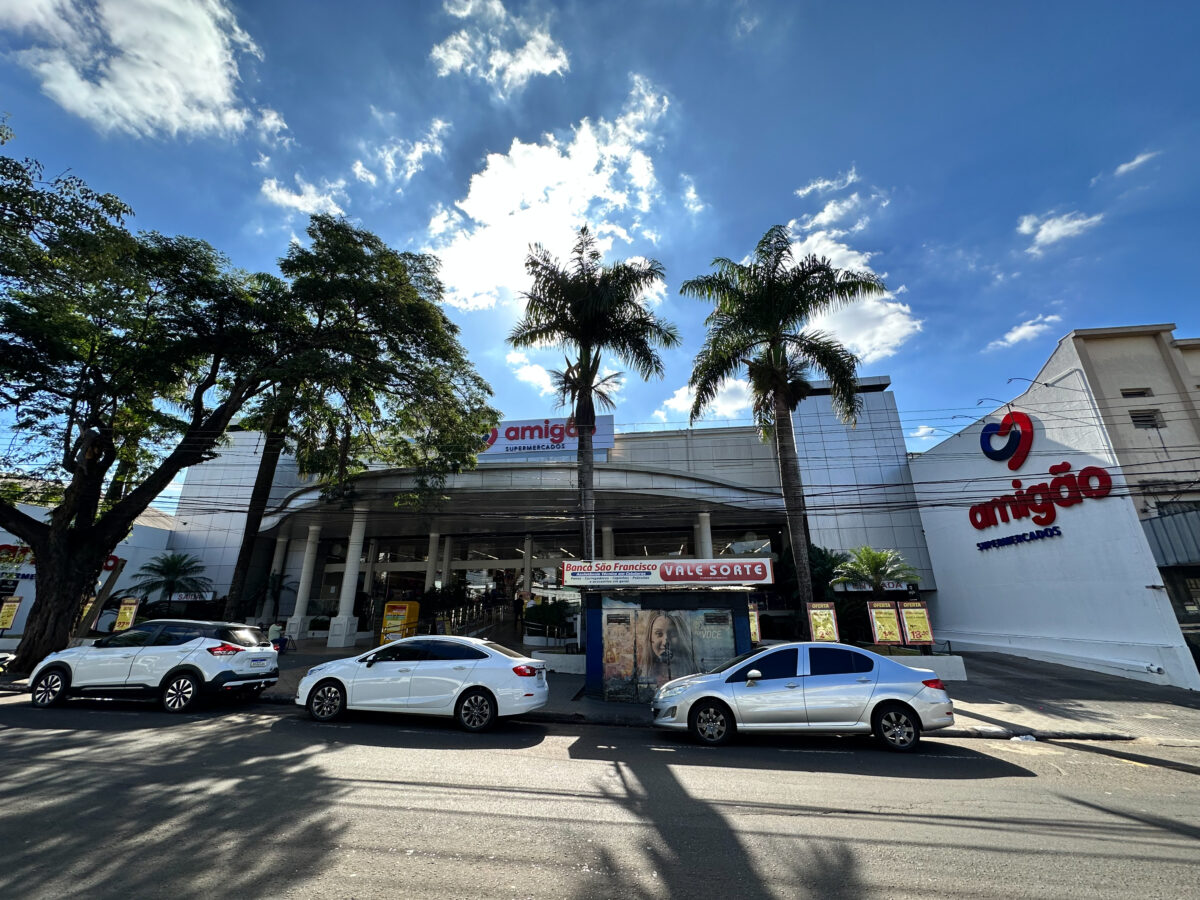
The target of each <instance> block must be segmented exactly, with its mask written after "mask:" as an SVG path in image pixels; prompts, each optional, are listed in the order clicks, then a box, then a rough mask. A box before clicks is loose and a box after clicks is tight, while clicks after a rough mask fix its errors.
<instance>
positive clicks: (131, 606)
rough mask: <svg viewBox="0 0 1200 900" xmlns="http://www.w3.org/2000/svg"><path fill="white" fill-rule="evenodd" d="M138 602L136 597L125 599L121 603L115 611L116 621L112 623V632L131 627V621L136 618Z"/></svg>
mask: <svg viewBox="0 0 1200 900" xmlns="http://www.w3.org/2000/svg"><path fill="white" fill-rule="evenodd" d="M140 602H141V601H140V600H138V599H137V598H136V597H126V598H124V599H123V600H122V601H121V606H120V607H119V608H118V610H117V621H116V622H115V623H113V631H124V630H125V629H126V628H129V627H130V626H131V625H133V620H134V619H136V618H137V611H138V605H139V604H140Z"/></svg>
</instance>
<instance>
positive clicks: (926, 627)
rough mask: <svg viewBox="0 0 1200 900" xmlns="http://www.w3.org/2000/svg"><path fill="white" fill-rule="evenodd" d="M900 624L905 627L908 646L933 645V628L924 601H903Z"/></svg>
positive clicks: (901, 603) (905, 639) (901, 602)
mask: <svg viewBox="0 0 1200 900" xmlns="http://www.w3.org/2000/svg"><path fill="white" fill-rule="evenodd" d="M900 623H901V624H902V625H903V626H904V642H905V643H906V644H932V643H933V626H932V625H930V624H929V610H928V608H926V606H925V601H924V600H901V601H900Z"/></svg>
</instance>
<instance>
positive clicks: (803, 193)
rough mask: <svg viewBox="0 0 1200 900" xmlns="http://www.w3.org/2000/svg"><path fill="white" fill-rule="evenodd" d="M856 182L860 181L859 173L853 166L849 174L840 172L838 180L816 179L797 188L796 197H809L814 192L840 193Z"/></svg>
mask: <svg viewBox="0 0 1200 900" xmlns="http://www.w3.org/2000/svg"><path fill="white" fill-rule="evenodd" d="M856 181H858V171H857V170H856V169H855V167H854V166H851V167H850V171H849V172H839V173H838V176H837V178H816V179H814V180H812V181H810V182H809V183H808V184H806V185H805V186H804V187H802V188H797V189H796V196H797V197H807V196H808V195H809V194H811V193H813V192H816V193H818V194H825V193H828V192H829V191H840V190H844V189H845V188H848V187H850V185H852V184H854V183H855V182H856Z"/></svg>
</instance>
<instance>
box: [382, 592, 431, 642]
mask: <svg viewBox="0 0 1200 900" xmlns="http://www.w3.org/2000/svg"><path fill="white" fill-rule="evenodd" d="M420 612H421V604H420V603H417V602H416V601H415V600H389V601H388V602H387V603H385V604H383V627H382V630H381V632H380V635H379V643H381V644H386V643H387V642H388V641H394V640H395V639H396V638H401V637H411V636H412V635H414V634H416V633H417V617H418V616H419V615H420Z"/></svg>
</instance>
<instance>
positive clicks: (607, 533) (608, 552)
mask: <svg viewBox="0 0 1200 900" xmlns="http://www.w3.org/2000/svg"><path fill="white" fill-rule="evenodd" d="M600 558H601V559H614V558H615V554H614V551H613V530H612V526H611V525H604V526H602V527H601V528H600Z"/></svg>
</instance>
